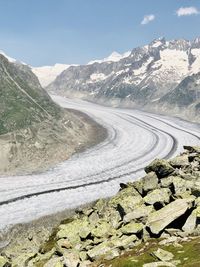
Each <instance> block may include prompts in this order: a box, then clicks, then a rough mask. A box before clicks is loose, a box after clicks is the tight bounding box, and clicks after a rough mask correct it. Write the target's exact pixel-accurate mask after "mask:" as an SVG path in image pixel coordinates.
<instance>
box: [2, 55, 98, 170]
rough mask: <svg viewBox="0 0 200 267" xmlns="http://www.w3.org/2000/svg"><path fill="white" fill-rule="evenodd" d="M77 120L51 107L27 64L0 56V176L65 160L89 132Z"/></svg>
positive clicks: (48, 98)
mask: <svg viewBox="0 0 200 267" xmlns="http://www.w3.org/2000/svg"><path fill="white" fill-rule="evenodd" d="M79 117H80V116H78V115H76V114H74V113H72V112H69V111H64V110H63V109H61V108H60V107H59V106H58V105H57V104H55V103H54V102H53V101H52V100H51V98H50V96H49V95H48V94H47V92H46V91H45V90H44V89H43V88H42V87H41V86H40V84H39V81H38V79H37V77H36V76H35V75H34V74H33V73H32V71H31V69H30V68H29V67H28V66H27V65H25V64H21V63H19V62H17V61H15V60H13V59H10V58H9V57H5V55H3V54H0V162H1V164H0V174H3V173H9V172H11V173H12V172H13V173H15V172H16V171H23V172H24V171H25V172H27V170H28V171H29V172H31V171H34V170H37V169H38V168H39V167H44V168H45V167H47V166H49V165H51V164H53V163H55V162H58V161H60V160H64V159H66V158H67V157H69V156H70V155H71V154H72V153H74V150H75V149H78V147H79V145H78V143H81V142H83V144H84V143H87V140H88V139H87V138H88V137H86V132H87V131H89V134H91V133H92V131H93V127H92V126H91V125H90V123H89V120H88V119H86V118H85V119H83V121H82V120H81V119H80V118H79Z"/></svg>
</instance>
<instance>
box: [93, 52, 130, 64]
mask: <svg viewBox="0 0 200 267" xmlns="http://www.w3.org/2000/svg"><path fill="white" fill-rule="evenodd" d="M130 54H131V51H128V52H125V53H123V54H119V53H118V52H115V51H114V52H113V53H112V54H111V55H110V56H108V57H106V58H104V59H100V60H99V59H96V60H92V61H90V62H88V65H91V64H94V63H104V62H118V61H120V60H121V59H123V58H126V57H128V56H130Z"/></svg>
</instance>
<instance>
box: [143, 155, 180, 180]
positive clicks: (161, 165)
mask: <svg viewBox="0 0 200 267" xmlns="http://www.w3.org/2000/svg"><path fill="white" fill-rule="evenodd" d="M174 170H175V169H174V168H173V167H172V166H171V165H170V164H169V162H168V161H167V160H164V159H155V160H154V161H153V162H152V163H151V164H150V165H148V166H147V167H146V168H145V172H146V173H149V172H155V173H156V175H157V176H158V178H163V177H166V176H168V175H170V174H171V173H173V172H174Z"/></svg>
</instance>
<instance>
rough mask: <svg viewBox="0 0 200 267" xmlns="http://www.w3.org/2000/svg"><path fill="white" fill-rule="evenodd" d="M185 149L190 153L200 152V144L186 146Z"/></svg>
mask: <svg viewBox="0 0 200 267" xmlns="http://www.w3.org/2000/svg"><path fill="white" fill-rule="evenodd" d="M184 149H185V150H187V151H189V152H190V153H194V152H197V153H198V154H200V146H184Z"/></svg>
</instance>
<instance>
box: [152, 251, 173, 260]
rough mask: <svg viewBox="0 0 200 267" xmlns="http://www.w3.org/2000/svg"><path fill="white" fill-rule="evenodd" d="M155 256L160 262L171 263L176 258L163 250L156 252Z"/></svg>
mask: <svg viewBox="0 0 200 267" xmlns="http://www.w3.org/2000/svg"><path fill="white" fill-rule="evenodd" d="M153 255H154V256H155V257H156V258H157V259H158V260H160V261H171V260H172V259H173V258H174V255H173V254H172V253H171V252H169V251H166V250H164V249H161V248H158V249H157V250H156V251H154V252H153Z"/></svg>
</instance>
